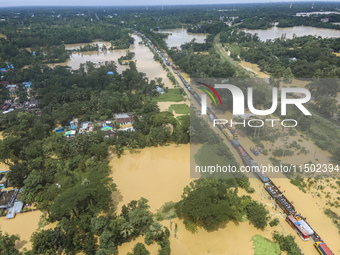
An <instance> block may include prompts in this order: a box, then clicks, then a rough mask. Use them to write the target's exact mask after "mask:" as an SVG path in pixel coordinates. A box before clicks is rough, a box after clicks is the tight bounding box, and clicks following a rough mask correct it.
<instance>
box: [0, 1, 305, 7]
mask: <svg viewBox="0 0 340 255" xmlns="http://www.w3.org/2000/svg"><path fill="white" fill-rule="evenodd" d="M283 1H284V2H296V1H301V0H283ZM283 1H282V0H253V1H252V0H0V7H8V6H42V5H44V6H56V5H61V6H101V5H104V6H110V5H112V6H115V5H120V6H121V5H162V4H164V5H177V4H228V3H251V2H283ZM309 1H310V0H309Z"/></svg>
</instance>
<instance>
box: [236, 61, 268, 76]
mask: <svg viewBox="0 0 340 255" xmlns="http://www.w3.org/2000/svg"><path fill="white" fill-rule="evenodd" d="M240 66H242V67H243V68H244V69H246V70H248V71H250V72H253V73H254V74H256V76H257V77H259V78H269V77H270V75H269V74H266V73H264V72H261V70H260V68H259V66H258V65H257V64H252V63H249V62H246V61H241V63H240Z"/></svg>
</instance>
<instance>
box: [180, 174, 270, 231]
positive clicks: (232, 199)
mask: <svg viewBox="0 0 340 255" xmlns="http://www.w3.org/2000/svg"><path fill="white" fill-rule="evenodd" d="M237 187H238V184H237V180H236V179H198V180H195V181H193V182H191V183H190V185H189V186H186V187H185V188H184V192H183V194H182V200H181V201H179V202H178V203H177V204H176V205H175V208H176V213H177V214H178V216H179V217H181V218H183V219H184V223H185V224H186V227H187V229H188V230H190V231H192V232H195V231H196V229H197V225H202V226H203V227H204V228H205V229H207V230H210V231H211V230H215V229H216V228H218V227H220V226H221V225H222V224H225V223H227V222H229V221H231V220H233V221H236V222H241V221H242V218H243V216H245V215H247V217H248V219H249V220H250V222H251V223H252V224H254V226H255V227H257V228H259V229H264V228H265V227H266V226H267V221H268V217H267V215H268V211H267V210H266V209H265V207H264V206H263V205H262V204H258V203H257V202H255V201H252V199H251V197H250V196H242V197H239V196H238V195H237Z"/></svg>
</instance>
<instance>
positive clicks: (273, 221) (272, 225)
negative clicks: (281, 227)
mask: <svg viewBox="0 0 340 255" xmlns="http://www.w3.org/2000/svg"><path fill="white" fill-rule="evenodd" d="M279 222H280V221H279V219H278V218H275V219H273V220H272V221H270V222H269V226H271V227H274V226H277V225H278V224H279Z"/></svg>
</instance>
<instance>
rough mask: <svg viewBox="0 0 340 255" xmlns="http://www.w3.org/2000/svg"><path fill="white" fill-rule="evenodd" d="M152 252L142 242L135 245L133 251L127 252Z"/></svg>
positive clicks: (145, 253)
mask: <svg viewBox="0 0 340 255" xmlns="http://www.w3.org/2000/svg"><path fill="white" fill-rule="evenodd" d="M149 254H150V252H149V251H148V250H147V249H146V248H145V245H144V244H142V243H137V244H136V245H135V247H133V252H132V253H131V252H129V253H127V255H149Z"/></svg>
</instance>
